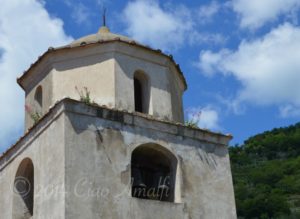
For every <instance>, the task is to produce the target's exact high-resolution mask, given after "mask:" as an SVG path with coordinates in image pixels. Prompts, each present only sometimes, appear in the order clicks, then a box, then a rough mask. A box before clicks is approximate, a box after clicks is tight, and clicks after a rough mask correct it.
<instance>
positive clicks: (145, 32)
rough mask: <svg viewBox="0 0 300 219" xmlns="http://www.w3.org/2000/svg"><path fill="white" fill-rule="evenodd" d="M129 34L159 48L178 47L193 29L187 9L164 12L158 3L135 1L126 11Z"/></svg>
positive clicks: (143, 0)
mask: <svg viewBox="0 0 300 219" xmlns="http://www.w3.org/2000/svg"><path fill="white" fill-rule="evenodd" d="M124 17H125V20H126V22H127V26H128V27H127V30H126V31H127V33H128V34H129V35H130V36H132V37H133V38H134V39H137V40H140V41H141V42H145V43H149V44H150V45H155V46H157V47H159V48H162V49H166V48H168V47H173V48H174V47H175V48H176V47H178V46H179V45H181V44H183V42H184V40H185V37H186V34H188V33H189V32H190V31H191V30H192V27H193V25H194V24H193V21H192V19H191V18H190V15H189V13H188V11H187V9H185V8H181V9H176V10H172V11H171V10H170V11H168V10H164V9H163V8H161V7H160V5H159V3H158V2H157V1H147V0H140V1H133V2H129V3H128V5H127V6H126V8H125V9H124Z"/></svg>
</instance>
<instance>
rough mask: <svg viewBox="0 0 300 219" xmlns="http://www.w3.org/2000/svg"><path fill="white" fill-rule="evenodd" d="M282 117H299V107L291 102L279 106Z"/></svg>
mask: <svg viewBox="0 0 300 219" xmlns="http://www.w3.org/2000/svg"><path fill="white" fill-rule="evenodd" d="M279 110H280V116H281V117H282V118H290V117H300V107H299V106H293V105H291V104H288V105H285V106H282V107H280V108H279Z"/></svg>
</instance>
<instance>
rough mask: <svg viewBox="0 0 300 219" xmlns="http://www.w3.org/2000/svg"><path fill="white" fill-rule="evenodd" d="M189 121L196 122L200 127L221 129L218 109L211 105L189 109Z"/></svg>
mask: <svg viewBox="0 0 300 219" xmlns="http://www.w3.org/2000/svg"><path fill="white" fill-rule="evenodd" d="M187 114H188V115H187V116H188V120H189V121H193V122H196V123H197V124H198V126H199V127H200V128H204V129H210V130H214V131H216V130H217V131H220V129H221V128H220V125H219V114H218V111H217V110H215V109H213V108H212V107H210V106H207V107H203V108H200V107H199V108H190V109H188V110H187Z"/></svg>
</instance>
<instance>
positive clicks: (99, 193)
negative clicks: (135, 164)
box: [65, 106, 236, 219]
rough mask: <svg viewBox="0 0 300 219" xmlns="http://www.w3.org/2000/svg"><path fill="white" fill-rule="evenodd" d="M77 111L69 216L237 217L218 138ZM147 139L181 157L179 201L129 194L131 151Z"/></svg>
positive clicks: (71, 135)
mask: <svg viewBox="0 0 300 219" xmlns="http://www.w3.org/2000/svg"><path fill="white" fill-rule="evenodd" d="M77 109H79V106H77ZM77 109H76V110H74V108H73V109H72V108H69V109H68V111H69V113H67V117H66V119H67V120H66V123H65V124H66V127H65V128H66V130H68V132H66V140H65V141H66V184H67V185H68V190H67V194H68V196H67V199H66V205H67V206H68V207H67V209H66V218H87V219H88V218H137V219H143V218H145V219H146V218H147V219H150V218H165V219H168V218H170V219H173V218H178V219H179V218H180V219H182V218H195V219H196V218H197V219H198V218H207V219H211V218H224V219H226V218H228V219H232V218H236V213H235V202H234V194H233V186H232V179H231V171H230V164H229V157H228V150H227V147H226V146H225V145H222V144H216V143H213V142H215V141H217V139H215V140H213V139H214V138H213V137H212V138H211V139H212V141H211V142H207V141H201V140H199V139H195V138H194V137H188V136H189V135H190V136H195V135H193V134H191V133H188V131H186V132H185V134H183V133H182V135H180V134H179V133H178V130H177V128H176V127H174V126H173V125H167V124H163V123H157V122H154V121H151V120H150V121H149V120H147V119H142V118H139V117H134V116H132V117H131V116H128V117H126V116H125V117H123V116H121V115H119V114H118V113H114V112H103V111H95V109H91V108H89V109H88V108H86V109H84V108H81V109H80V110H79V111H81V110H83V111H85V112H86V114H87V115H83V114H82V113H81V114H78V113H76V112H75V111H77ZM107 113H108V114H107ZM97 114H98V115H102V116H104V115H106V116H107V117H108V118H111V119H112V120H115V121H110V119H102V118H101V117H102V116H100V117H96V116H95V115H97ZM106 116H104V117H106ZM130 124H134V125H130ZM198 137H199V138H200V139H201V137H200V136H198ZM144 143H157V144H159V145H161V146H163V147H165V148H167V149H168V150H169V151H171V152H172V153H173V154H174V155H175V156H176V157H177V158H178V163H179V164H178V172H177V190H176V194H175V195H176V201H175V203H166V202H159V201H151V200H142V199H137V198H132V197H131V192H130V181H131V178H130V176H131V175H130V159H131V152H132V151H133V150H134V149H135V148H136V147H137V146H139V145H141V144H144Z"/></svg>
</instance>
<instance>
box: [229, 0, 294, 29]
mask: <svg viewBox="0 0 300 219" xmlns="http://www.w3.org/2000/svg"><path fill="white" fill-rule="evenodd" d="M232 7H233V10H234V11H235V12H237V13H238V14H239V16H240V19H241V22H240V26H241V27H243V28H250V29H256V28H259V27H261V26H263V25H264V24H265V23H267V22H270V21H274V20H276V19H277V18H278V16H280V15H288V16H291V15H292V14H293V13H294V12H295V10H297V9H299V7H300V1H299V0H232Z"/></svg>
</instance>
